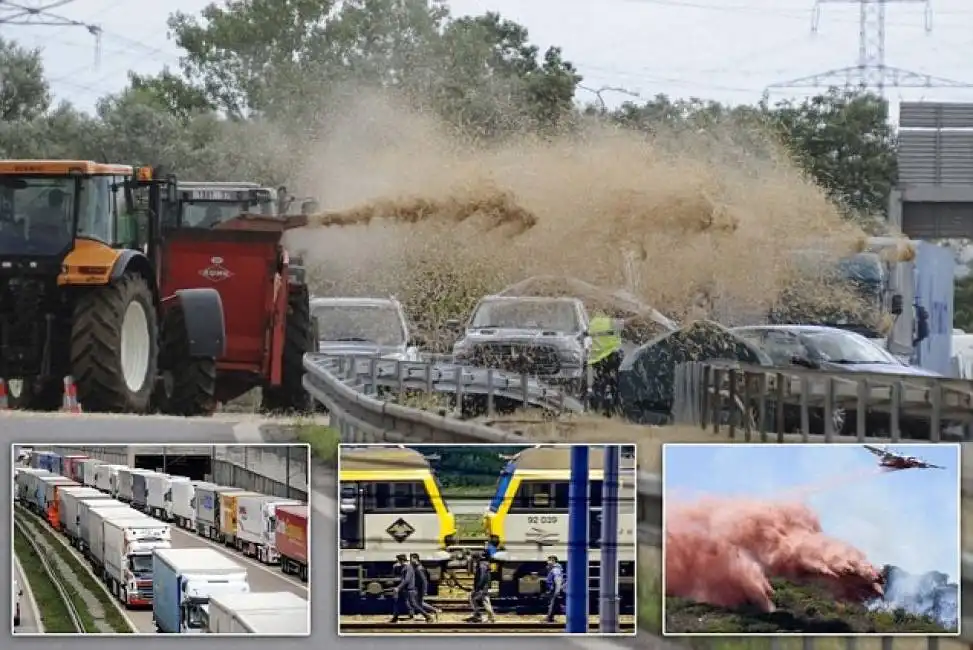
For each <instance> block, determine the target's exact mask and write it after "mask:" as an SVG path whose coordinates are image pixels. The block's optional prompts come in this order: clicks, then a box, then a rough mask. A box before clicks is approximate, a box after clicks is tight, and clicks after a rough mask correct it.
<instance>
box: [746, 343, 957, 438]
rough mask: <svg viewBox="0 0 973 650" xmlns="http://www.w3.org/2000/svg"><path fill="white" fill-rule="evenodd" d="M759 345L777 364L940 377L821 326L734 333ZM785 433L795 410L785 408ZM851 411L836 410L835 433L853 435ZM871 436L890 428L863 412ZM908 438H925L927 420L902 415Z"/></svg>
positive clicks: (796, 416)
mask: <svg viewBox="0 0 973 650" xmlns="http://www.w3.org/2000/svg"><path fill="white" fill-rule="evenodd" d="M732 331H733V332H734V333H735V334H737V335H738V336H741V337H743V338H745V339H747V340H749V341H751V342H752V343H754V344H755V345H757V346H759V347H760V349H762V350H763V351H764V352H765V353H766V354H767V356H769V357H770V358H771V360H772V361H773V362H774V365H777V366H789V365H790V366H802V367H805V368H812V369H817V370H825V371H839V372H861V373H873V374H876V373H877V374H888V375H901V376H903V377H941V376H942V375H939V374H937V373H934V372H930V371H928V370H925V369H923V368H917V367H915V366H910V365H908V364H906V363H903V362H902V361H901V360H899V359H898V358H897V357H895V356H894V355H892V354H891V353H889V352H888V351H887V350H885V349H884V348H882V347H880V346H879V345H877V344H876V343H874V342H873V341H871V340H869V339H867V338H865V337H864V336H862V335H860V334H856V333H855V332H851V331H848V330H843V329H838V328H835V327H824V326H821V325H754V326H747V327H736V328H733V330H732ZM811 410H812V413H811V428H812V433H823V429H824V420H823V410H822V409H820V408H812V409H811ZM784 419H785V424H786V426H787V428H788V429H791V428H792V426H795V424H796V426H797V427H799V425H800V409H799V407H788V408H785V415H784ZM856 422H857V416H856V413H855V411H853V410H847V409H844V408H842V407H836V408H835V409H834V411H833V414H832V424H833V425H834V432H835V433H838V434H842V433H843V434H852V433H855V430H856ZM866 426H867V430H868V432H869V435H874V434H875V433H878V432H880V431H882V432H887V431H888V429H889V416H888V414H887V413H879V412H871V411H869V413H868V414H867V417H866ZM899 427H900V429H901V431H902V433H903V434H908V435H909V437H921V438H925V437H928V436H929V420H928V419H927V418H923V417H917V416H909V415H907V414H903V415H902V417H901V418H900V421H899Z"/></svg>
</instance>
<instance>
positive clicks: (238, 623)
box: [206, 591, 311, 635]
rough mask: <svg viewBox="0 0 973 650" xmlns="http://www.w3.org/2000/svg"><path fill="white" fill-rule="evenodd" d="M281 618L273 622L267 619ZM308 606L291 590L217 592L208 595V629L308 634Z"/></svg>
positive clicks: (228, 631) (249, 632)
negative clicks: (269, 629) (269, 630)
mask: <svg viewBox="0 0 973 650" xmlns="http://www.w3.org/2000/svg"><path fill="white" fill-rule="evenodd" d="M263 614H266V615H270V618H273V619H280V620H282V622H283V623H284V624H279V623H275V624H273V631H272V632H265V631H264V630H265V629H268V628H269V627H270V625H271V624H270V623H269V622H268V619H267V618H265V617H264V616H261V615H263ZM310 615H311V611H310V607H309V603H308V601H307V600H305V599H303V598H301V597H300V596H298V595H297V594H295V593H293V592H290V591H281V592H245V593H231V594H219V595H216V596H213V597H212V598H210V601H209V610H208V611H207V625H206V627H207V632H209V633H210V634H301V635H304V634H309V631H310Z"/></svg>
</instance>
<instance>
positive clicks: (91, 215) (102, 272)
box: [0, 160, 225, 415]
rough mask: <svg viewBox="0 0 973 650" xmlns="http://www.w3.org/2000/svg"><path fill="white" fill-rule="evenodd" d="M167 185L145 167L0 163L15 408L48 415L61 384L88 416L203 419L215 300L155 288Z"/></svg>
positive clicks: (3, 332)
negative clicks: (156, 414)
mask: <svg viewBox="0 0 973 650" xmlns="http://www.w3.org/2000/svg"><path fill="white" fill-rule="evenodd" d="M175 187H176V185H175V178H174V177H171V176H168V177H162V176H160V175H159V174H153V170H152V169H151V168H147V167H132V166H128V165H117V164H103V163H96V162H91V161H82V160H0V378H2V379H4V380H6V381H7V382H8V387H9V397H10V399H11V402H12V405H13V406H14V407H15V408H29V409H36V410H52V409H56V408H57V407H58V406H60V404H61V396H62V386H63V382H64V377H65V376H68V375H70V376H72V377H73V378H74V382H75V386H76V388H77V394H78V400H79V401H80V402H81V404H82V405H83V407H84V408H85V410H88V411H98V412H119V413H121V412H128V413H146V412H149V411H151V410H153V409H156V408H159V409H161V410H163V411H164V412H172V413H175V414H184V415H190V414H199V413H202V412H205V411H211V410H213V409H215V406H216V405H215V402H213V401H212V395H213V386H212V383H213V382H215V377H216V371H215V367H216V359H217V358H219V357H220V356H221V355H222V354H223V350H224V346H225V326H224V317H223V305H222V302H221V300H220V296H219V293H217V292H216V291H214V290H213V289H206V288H199V289H187V290H182V291H178V292H174V293H173V295H171V296H169V295H160V290H159V287H160V286H161V285H162V281H161V280H162V274H163V273H164V272H165V269H164V268H163V267H162V260H163V259H164V255H163V247H164V241H163V237H162V230H161V227H160V214H161V206H162V202H163V199H164V198H166V197H168V196H169V195H170V194H173V193H174V192H175ZM174 393H175V394H178V395H179V397H180V399H179V400H175V401H174V400H172V399H168V398H169V397H171V396H172V395H173V394H174ZM194 393H195V394H197V395H198V399H195V400H194V399H192V397H193V394H194ZM187 396H188V398H189V399H187ZM174 403H177V404H179V405H183V406H180V407H179V408H167V405H171V404H174ZM187 403H188V404H192V405H193V408H192V409H190V410H191V411H192V412H180V411H186V409H185V407H184V405H185V404H187Z"/></svg>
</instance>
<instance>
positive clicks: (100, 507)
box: [77, 494, 130, 559]
mask: <svg viewBox="0 0 973 650" xmlns="http://www.w3.org/2000/svg"><path fill="white" fill-rule="evenodd" d="M123 508H126V509H130V508H129V507H128V506H127V505H125V504H124V503H122V502H121V501H119V500H117V499H112V498H111V497H110V496H108V495H107V494H102V495H101V498H100V499H85V500H83V501H80V502H79V503H78V544H77V545H78V550H79V551H81V553H82V554H83V555H84V556H85V557H88V556H89V554H90V551H89V549H88V540H89V539H90V538H91V533H90V531H89V527H90V526H91V512H92V511H93V510H96V511H100V512H103V511H105V510H115V511H116V512H122V511H123V510H122V509H123ZM89 559H90V558H89Z"/></svg>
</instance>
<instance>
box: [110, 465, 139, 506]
mask: <svg viewBox="0 0 973 650" xmlns="http://www.w3.org/2000/svg"><path fill="white" fill-rule="evenodd" d="M138 471H139V470H137V469H135V468H134V467H128V466H125V467H119V468H118V473H117V474H116V475H115V485H114V487H113V488H112V496H113V497H115V498H116V499H118V500H119V501H124V502H125V503H131V502H132V482H133V481H132V474H134V473H135V472H138Z"/></svg>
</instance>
